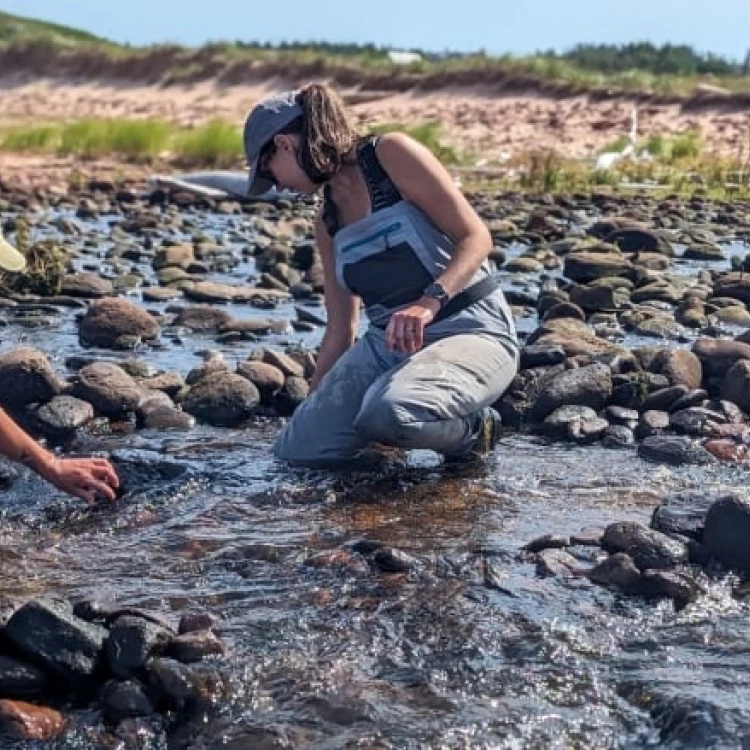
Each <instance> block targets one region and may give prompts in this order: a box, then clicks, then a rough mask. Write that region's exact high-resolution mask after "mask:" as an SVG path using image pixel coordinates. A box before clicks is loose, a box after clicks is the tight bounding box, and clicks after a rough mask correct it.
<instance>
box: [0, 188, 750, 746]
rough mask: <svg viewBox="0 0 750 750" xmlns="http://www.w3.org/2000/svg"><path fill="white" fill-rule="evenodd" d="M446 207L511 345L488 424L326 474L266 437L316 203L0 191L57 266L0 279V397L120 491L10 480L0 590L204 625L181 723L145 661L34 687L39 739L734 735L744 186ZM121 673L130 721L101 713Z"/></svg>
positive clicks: (302, 345) (313, 288) (22, 599)
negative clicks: (451, 443) (97, 682)
mask: <svg viewBox="0 0 750 750" xmlns="http://www.w3.org/2000/svg"><path fill="white" fill-rule="evenodd" d="M471 199H472V202H473V203H474V205H475V206H476V207H477V208H478V209H479V211H480V212H481V213H482V215H483V216H484V218H485V219H486V221H487V222H488V224H489V226H490V228H491V230H492V234H493V238H494V242H495V248H494V250H493V254H492V258H493V262H494V263H495V264H496V265H497V268H498V272H499V273H500V274H501V276H502V279H503V286H504V288H505V290H506V293H507V295H508V298H509V300H510V302H511V304H512V305H513V308H514V312H515V314H516V317H517V322H518V326H519V330H520V331H521V335H522V338H523V341H524V349H523V354H522V361H521V371H520V372H519V375H518V377H517V378H516V380H515V381H514V383H513V385H512V386H511V388H510V389H509V391H508V393H507V394H506V395H505V396H504V397H503V399H501V401H500V402H499V403H498V404H497V407H498V409H499V411H500V412H501V414H502V416H503V421H504V424H505V425H506V432H505V434H504V437H503V439H502V441H501V445H500V446H499V447H498V449H497V451H496V454H495V455H494V457H493V459H492V461H491V462H490V464H489V465H488V466H487V467H484V468H482V469H477V470H474V471H471V472H467V473H464V474H455V473H451V472H448V471H447V470H444V469H443V467H442V466H441V464H440V461H439V459H438V458H437V457H436V456H432V455H431V454H428V453H427V452H424V453H421V452H415V453H412V454H409V455H406V456H404V455H397V454H387V455H383V456H382V457H381V460H380V461H379V463H377V464H373V465H371V466H362V467H355V468H354V469H352V470H350V471H348V472H346V473H340V474H324V473H315V472H297V471H291V470H289V469H287V468H284V467H282V466H278V465H276V464H274V462H273V461H272V460H271V458H270V456H269V448H270V443H271V441H272V439H273V436H274V434H275V432H276V430H277V429H278V425H279V420H280V419H283V418H284V417H286V416H288V415H290V414H291V413H293V411H294V408H295V407H296V405H297V404H299V403H300V402H301V401H302V400H303V399H304V398H305V396H306V394H307V383H308V379H309V377H310V375H311V374H312V371H313V368H314V363H315V353H316V346H317V345H318V343H319V340H320V336H321V333H322V330H323V328H322V327H323V325H324V311H323V307H322V274H321V269H320V266H319V263H318V260H317V257H316V253H315V250H314V245H313V242H312V237H311V219H312V215H313V212H314V206H313V205H312V204H310V203H291V202H284V201H280V202H278V203H275V204H252V205H244V206H241V205H239V204H234V203H230V202H206V201H198V202H197V201H196V199H195V197H194V196H189V195H185V194H171V195H168V194H165V193H157V194H152V195H151V196H144V195H141V194H139V193H138V191H137V190H135V189H131V188H128V187H123V186H116V185H114V184H109V183H106V182H96V183H91V184H86V185H82V186H80V188H78V189H77V190H76V191H62V190H55V189H51V188H50V189H47V190H44V191H41V192H22V191H18V190H16V191H14V190H12V189H6V190H5V191H4V192H2V194H0V212H1V215H2V217H3V223H4V229H5V232H6V233H7V234H10V235H11V236H12V233H13V231H14V230H16V229H18V228H19V222H20V221H21V220H23V222H25V223H26V224H27V225H29V227H30V237H31V241H33V242H38V243H40V244H44V245H48V244H49V246H55V247H59V248H62V249H63V250H64V258H65V260H64V261H62V262H60V263H58V265H56V266H54V265H52V266H51V265H48V266H46V267H44V268H41V267H40V268H39V269H38V274H37V276H36V277H34V278H32V279H31V281H28V280H27V282H25V283H26V286H25V287H24V286H22V285H21V284H20V281H15V280H12V279H10V278H9V277H3V278H2V279H1V280H0V281H2V283H3V284H5V292H4V294H3V297H2V300H0V304H2V309H1V311H0V312H1V315H0V317H1V318H2V322H3V329H2V334H3V335H2V339H1V340H0V403H2V405H3V407H4V408H6V409H7V410H8V411H10V412H11V413H12V414H13V415H14V416H15V417H16V418H17V419H18V420H19V421H20V422H21V423H22V424H24V426H25V427H26V428H27V429H29V430H30V431H31V432H32V433H34V434H35V435H37V436H38V437H40V438H43V439H45V440H47V441H48V442H49V443H50V444H51V445H53V446H57V447H58V448H59V449H60V450H62V451H66V452H91V451H103V452H106V453H107V454H110V455H112V457H113V460H114V461H115V463H116V465H117V467H118V470H119V471H120V474H121V476H122V478H123V494H122V497H120V498H119V499H118V500H117V501H116V502H115V503H113V504H112V505H110V506H107V507H103V506H97V507H96V508H93V509H89V508H82V507H81V506H80V505H79V504H77V503H76V502H75V501H72V500H68V499H65V498H62V497H60V496H59V495H57V494H55V493H53V492H52V491H51V490H50V489H49V488H48V487H46V486H44V485H43V484H42V483H41V481H40V480H39V479H38V478H36V477H34V476H30V475H28V474H27V473H26V472H25V471H22V470H18V469H16V468H13V467H7V468H3V472H2V479H3V483H4V486H5V487H6V492H5V493H4V501H5V502H4V505H3V509H2V518H3V526H2V529H3V535H2V546H1V547H0V551H1V552H2V556H3V560H4V565H5V573H6V575H5V576H4V579H5V583H4V585H3V588H2V590H0V594H2V595H4V596H5V597H6V598H7V599H8V600H9V601H10V602H13V607H12V608H13V610H14V611H18V609H19V608H21V607H22V606H24V605H25V606H27V607H28V606H32V607H34V606H36V607H45V606H49V604H48V603H49V601H50V597H52V600H53V601H57V600H59V599H60V598H63V599H64V600H66V601H68V602H71V605H70V606H71V607H72V608H73V609H72V611H76V610H75V607H76V606H78V607H79V610H78V611H81V610H80V607H81V606H83V605H81V604H80V603H81V602H87V601H91V600H97V601H98V600H101V599H106V600H113V601H116V602H117V603H118V604H117V607H119V608H120V609H119V610H118V609H117V608H115V610H114V611H121V610H123V609H124V610H127V609H128V608H130V610H131V614H130V615H123V616H133V613H136V614H135V616H136V617H137V616H138V615H137V613H138V612H147V613H151V614H152V615H153V613H159V616H160V617H161V618H163V619H164V620H165V621H167V622H170V621H171V623H172V624H171V625H170V627H171V628H172V630H174V631H175V632H174V634H173V635H172V636H170V637H171V638H172V639H175V638H177V639H179V638H180V637H182V636H179V635H178V634H177V632H176V631H177V630H178V627H177V622H178V620H179V616H180V613H182V612H184V611H186V610H188V611H193V610H199V611H200V612H203V613H206V616H209V617H211V620H212V625H211V627H212V628H213V631H212V632H213V633H215V635H211V636H204V637H202V640H201V639H199V640H201V643H204V645H205V644H206V643H208V644H214V643H217V644H221V647H219V646H215V647H213V649H210V648H207V650H206V653H205V654H204V656H205V662H206V664H205V666H204V668H205V669H208V670H209V672H210V674H211V675H212V678H211V681H210V685H211V694H210V700H198V699H197V698H196V700H195V701H193V702H192V703H191V702H190V701H188V706H189V710H188V711H185V710H184V705H183V704H184V701H180V700H176V701H175V699H174V698H168V697H167V698H165V697H164V693H163V691H162V692H160V690H159V689H158V688H159V685H160V683H159V680H158V678H157V677H154V672H153V669H152V668H151V664H152V662H151V661H148V660H147V659H145V658H144V662H143V665H142V671H141V672H138V674H137V675H135V676H133V674H129V675H125V676H123V675H120V676H119V677H118V675H117V673H115V677H116V678H117V679H119V682H117V681H115V683H114V684H115V685H116V688H113V687H112V686H111V683H108V682H107V680H104V682H103V683H102V687H101V688H100V689H98V690H97V691H92V690H89V691H88V692H87V693H86V696H85V700H83V701H82V699H81V698H80V697H79V696H78V694H77V693H76V692H75V691H69V690H62V691H58V692H57V693H56V694H55V696H54V700H52V699H51V698H50V699H49V700H47V704H50V703H52V704H53V707H54V709H55V710H59V711H61V712H62V713H61V715H63V716H64V717H65V720H64V721H61V722H59V724H54V725H53V730H54V731H50V732H49V737H52V738H53V739H48V742H50V743H56V744H55V746H58V747H88V746H91V743H92V742H94V743H101V744H102V745H103V746H112V747H163V746H167V745H168V746H170V747H173V746H174V747H194V748H204V747H235V748H242V747H304V746H316V747H355V746H356V747H378V748H380V747H384V748H385V747H394V748H395V747H432V746H442V747H486V746H490V745H491V746H498V747H527V746H528V747H590V746H596V747H641V746H667V747H669V746H674V747H685V746H695V747H712V746H715V747H734V746H736V747H741V746H742V741H743V737H746V736H750V718H748V717H747V715H746V711H745V709H744V708H743V705H744V703H746V701H743V696H744V695H745V692H746V691H748V687H747V685H748V680H747V677H746V673H747V660H746V656H745V654H746V653H747V647H748V645H750V641H748V638H747V635H746V633H745V627H744V625H743V622H744V621H745V620H746V617H747V605H746V604H745V601H744V598H745V591H746V589H745V585H744V577H745V575H746V574H747V572H748V571H749V570H750V561H748V560H747V555H746V553H745V552H744V549H745V544H746V538H747V537H746V533H745V532H746V530H748V531H749V532H750V524H749V523H748V520H747V518H748V514H749V513H750V510H748V505H747V493H746V489H745V488H746V485H747V482H746V468H745V465H746V462H747V460H748V445H750V423H749V422H750V420H749V419H748V412H750V399H749V397H748V395H747V393H748V392H750V390H749V389H748V388H747V387H746V386H747V384H748V379H749V378H750V335H748V333H747V331H748V330H750V313H749V312H748V308H747V303H748V302H750V273H746V272H745V270H744V268H745V263H744V261H745V256H746V254H747V253H748V250H749V249H748V247H747V243H750V206H749V205H747V204H744V203H740V202H726V203H717V202H712V201H709V200H707V199H705V198H702V197H701V196H694V197H692V198H689V199H686V198H683V197H680V196H658V197H656V196H624V195H616V194H612V193H609V192H606V191H603V192H601V193H597V194H594V195H583V194H581V195H572V196H562V197H550V196H521V195H516V194H478V195H473V196H471ZM55 257H60V258H62V257H63V256H55ZM55 274H57V276H55ZM31 282H33V284H32V283H31ZM657 508H658V510H656V509H657ZM30 602H32V604H29V603H30ZM34 602H36V604H33V603H34ZM110 606H114V605H110ZM67 611H68V610H65V612H67ZM63 614H64V613H63ZM61 617H62V615H61ZM62 619H63V620H64V619H65V618H64V617H63V618H62ZM214 621H215V622H214ZM10 622H12V618H11V620H10ZM107 622H108V623H109V624H113V623H114V624H116V623H117V619H116V618H115V619H113V618H111V617H110V618H109V619H108V620H107ZM145 622H148V620H145ZM114 624H113V627H114ZM125 624H126V625H127V621H126V623H125ZM121 625H122V623H121ZM130 625H131V626H132V627H135V624H134V623H130ZM6 627H7V626H6ZM97 627H99V628H102V627H104V626H103V625H102V624H101V623H99V624H98V625H97ZM139 627H141V628H144V627H146V626H144V625H142V624H141V625H139ZM146 629H147V630H148V628H146ZM128 632H130V631H128ZM139 632H140V631H139ZM149 632H151V631H150V630H149ZM160 632H161V631H160ZM207 632H209V631H207ZM111 633H112V631H111V630H110V635H109V636H106V637H108V638H111V637H112V635H111ZM99 634H100V635H101V636H102V638H103V639H104V638H105V634H104V633H103V632H101V631H100V632H99ZM11 640H12V639H11ZM156 641H157V642H158V643H156V644H152V645H154V649H153V650H149V649H146V651H148V659H151V660H155V662H156V663H160V662H159V660H162V661H163V660H167V661H169V660H170V658H171V656H170V654H173V653H174V651H171V652H170V650H169V649H170V648H171V649H174V648H175V646H173V645H172V646H170V645H168V644H170V643H172V641H171V640H169V639H167V638H166V637H165V638H162V640H161V641H160V640H159V638H156ZM14 643H15V642H14ZM102 643H104V641H102ZM18 648H20V647H19V646H18V644H17V643H16V644H15V645H14V649H16V651H15V652H14V656H13V658H18V657H19V654H18V652H17V649H18ZM21 650H22V651H23V649H21ZM219 651H221V652H222V653H218V652H219ZM24 653H25V657H24V658H25V659H26V660H27V661H28V662H29V668H30V669H38V668H41V667H42V666H43V665H42V664H40V657H39V655H38V654H37V655H33V654H30V653H29V652H24ZM102 653H103V654H104V656H100V657H99V658H100V659H101V663H102V664H107V663H108V662H107V659H108V657H107V653H108V652H107V649H106V647H104V650H103V652H102ZM9 658H10V657H9ZM147 661H148V665H147V663H146V662H147ZM110 666H111V665H110ZM140 668H141V667H139V669H140ZM175 669H176V667H175ZM102 674H104V675H106V674H108V673H107V672H106V670H105V671H103V672H102ZM219 677H220V679H219ZM134 680H135V682H136V684H135V687H133V684H134ZM125 683H127V685H128V687H127V688H123V687H122V684H125ZM198 683H199V684H200V685H204V684H205V683H204V682H200V681H198ZM0 684H2V681H1V680H0ZM108 685H109V687H108ZM105 688H106V689H105ZM123 690H126V691H130V692H127V696H126V698H127V700H131V703H132V702H133V701H135V698H134V697H133V695H134V693H133V691H135V692H137V693H138V696H139V700H140V698H143V701H141V703H140V704H139V705H141V706H145V705H146V703H148V706H149V708H150V711H145V710H144V711H131V713H130V715H123V714H122V712H121V713H119V714H118V713H117V711H115V710H113V709H112V700H111V694H112V691H115V694H116V695H120V696H122V691H123ZM118 691H119V692H118ZM2 697H6V696H0V698H2ZM198 697H199V698H205V697H206V695H204V694H203V693H201V694H200V695H199V696H198ZM21 698H22V699H23V700H24V701H25V700H27V699H28V696H21ZM126 698H122V700H126ZM6 700H10V701H11V702H12V701H18V700H19V695H18V694H17V693H16V694H13V693H12V691H11V692H10V693H8V695H7V697H6ZM29 700H32V702H33V701H34V700H36V703H41V702H42V701H40V700H39V698H38V696H37V697H36V698H35V697H34V696H32V697H31V698H30V699H29ZM144 701H145V702H144ZM126 702H127V701H126ZM118 705H119V704H118ZM128 705H130V704H128ZM8 710H9V711H11V708H9V709H8ZM12 710H18V706H14V707H13V708H12ZM157 719H158V720H157ZM5 726H6V730H7V731H9V732H10V734H11V735H15V736H21V737H22V736H24V732H26V735H25V736H33V734H31V733H30V730H29V729H28V728H27V729H24V728H23V727H24V725H23V722H19V720H17V719H16V720H15V721H14V720H11V719H7V720H6V722H5ZM8 741H9V742H12V741H18V742H23V741H24V740H10V739H9V740H8ZM87 743H88V744H87ZM139 743H140V744H139ZM165 743H167V744H165Z"/></svg>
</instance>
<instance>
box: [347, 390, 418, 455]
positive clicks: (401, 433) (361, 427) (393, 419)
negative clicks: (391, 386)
mask: <svg viewBox="0 0 750 750" xmlns="http://www.w3.org/2000/svg"><path fill="white" fill-rule="evenodd" d="M414 426H415V425H414V421H413V419H412V415H411V414H410V413H409V412H408V410H407V409H405V408H404V407H403V405H401V404H399V403H396V402H393V401H390V400H388V399H384V398H376V399H369V400H368V401H367V403H366V404H365V405H364V406H363V407H362V408H361V409H360V411H359V413H358V414H357V416H356V418H355V420H354V429H355V430H356V431H357V434H359V435H361V436H362V437H363V438H364V439H366V440H368V441H370V442H375V443H384V444H386V445H402V444H404V443H405V441H407V440H408V438H409V435H410V433H411V432H412V431H413V430H414Z"/></svg>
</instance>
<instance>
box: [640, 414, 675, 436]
mask: <svg viewBox="0 0 750 750" xmlns="http://www.w3.org/2000/svg"><path fill="white" fill-rule="evenodd" d="M668 427H669V414H668V413H667V412H665V411H655V410H649V411H645V412H643V414H642V415H641V419H640V421H639V422H638V427H637V429H636V436H637V437H638V438H639V439H644V438H647V437H651V436H653V435H659V434H660V433H662V432H663V431H664V430H666V429H667V428H668Z"/></svg>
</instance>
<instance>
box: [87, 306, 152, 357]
mask: <svg viewBox="0 0 750 750" xmlns="http://www.w3.org/2000/svg"><path fill="white" fill-rule="evenodd" d="M78 334H79V337H80V339H81V343H82V344H84V345H87V346H101V347H104V348H109V349H120V348H130V347H132V346H133V344H134V343H136V342H137V341H139V340H141V341H149V340H151V339H155V338H156V337H157V336H158V335H159V324H158V323H157V322H156V320H155V319H154V318H153V317H152V316H151V315H149V313H147V312H146V311H145V310H144V309H143V308H141V307H139V306H138V305H136V304H134V303H132V302H129V301H128V300H125V299H120V298H119V297H105V298H104V299H100V300H96V301H95V302H92V303H91V306H90V307H89V309H88V310H87V311H86V314H85V315H84V316H83V317H82V318H81V320H80V323H79V327H78Z"/></svg>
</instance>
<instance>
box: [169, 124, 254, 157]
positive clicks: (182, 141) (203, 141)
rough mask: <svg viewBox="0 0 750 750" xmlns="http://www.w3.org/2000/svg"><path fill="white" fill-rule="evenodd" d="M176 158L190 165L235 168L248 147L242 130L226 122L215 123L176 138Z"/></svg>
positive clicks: (174, 147)
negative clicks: (243, 138)
mask: <svg viewBox="0 0 750 750" xmlns="http://www.w3.org/2000/svg"><path fill="white" fill-rule="evenodd" d="M173 153H174V155H175V156H176V157H177V158H178V159H179V160H180V161H182V162H183V163H185V164H190V165H201V166H213V167H232V166H236V165H237V163H238V162H240V161H241V159H242V157H243V154H244V145H243V142H242V134H241V132H240V129H239V128H238V127H237V126H236V125H233V124H232V123H228V122H224V121H223V120H212V121H211V122H209V123H206V124H205V125H202V126H200V127H197V128H195V129H194V130H190V131H185V132H183V133H181V134H179V135H177V136H176V138H175V141H174V145H173Z"/></svg>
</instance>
